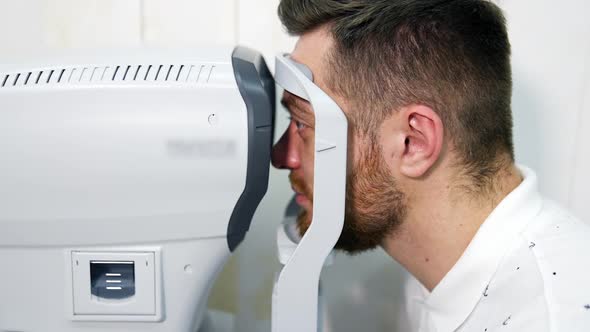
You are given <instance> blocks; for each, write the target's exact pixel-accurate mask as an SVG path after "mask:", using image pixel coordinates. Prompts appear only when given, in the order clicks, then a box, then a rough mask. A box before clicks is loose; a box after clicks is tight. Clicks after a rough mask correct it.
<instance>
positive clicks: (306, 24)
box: [272, 0, 590, 332]
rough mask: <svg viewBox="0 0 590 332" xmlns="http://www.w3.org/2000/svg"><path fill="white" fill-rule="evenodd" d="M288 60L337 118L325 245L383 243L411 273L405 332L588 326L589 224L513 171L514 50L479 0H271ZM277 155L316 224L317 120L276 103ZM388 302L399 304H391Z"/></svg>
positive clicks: (289, 103) (305, 218)
mask: <svg viewBox="0 0 590 332" xmlns="http://www.w3.org/2000/svg"><path fill="white" fill-rule="evenodd" d="M278 12H279V16H280V18H281V20H282V22H283V24H284V26H285V27H286V29H287V31H288V32H289V33H291V34H293V35H297V36H299V40H298V42H297V44H296V46H295V49H294V50H293V52H292V54H291V58H292V59H293V60H294V61H296V62H299V63H302V64H304V65H306V66H307V67H309V69H310V70H311V71H312V73H313V77H314V83H315V84H316V85H317V86H318V87H320V88H321V89H322V90H323V91H324V92H325V93H326V94H327V95H329V96H330V97H331V98H332V99H333V100H334V101H335V102H336V103H337V104H338V105H339V106H340V108H341V109H342V111H343V112H344V113H345V115H346V117H347V120H348V123H349V151H348V165H347V169H348V171H347V174H348V176H347V192H346V211H345V220H344V228H343V231H342V234H341V237H340V239H339V241H338V243H337V245H336V249H341V250H344V251H346V252H348V253H358V252H362V251H365V250H370V249H373V248H376V247H381V248H383V250H385V251H386V252H387V253H388V254H389V255H390V256H391V257H392V258H393V259H395V260H396V261H398V262H399V263H400V264H401V265H402V266H403V267H404V268H405V269H406V270H407V271H408V272H409V282H408V284H407V285H406V287H405V289H406V297H405V299H404V300H403V301H405V307H406V309H407V312H408V317H407V319H408V324H410V326H411V327H412V331H441V332H447V331H490V332H491V331H567V332H571V331H590V283H589V282H588V278H590V273H589V272H590V259H589V257H588V256H589V255H588V253H587V252H588V251H587V250H585V249H586V248H587V245H586V244H585V242H586V241H587V240H589V239H590V228H589V227H588V226H586V225H585V224H583V223H581V222H580V221H578V220H576V219H575V218H574V217H572V216H570V214H569V213H568V212H566V211H565V210H563V209H562V208H560V207H559V206H557V205H556V204H554V203H552V202H550V201H549V200H547V199H545V198H543V197H542V196H541V195H540V194H539V192H538V190H537V179H536V176H535V173H534V172H533V171H532V170H530V169H528V168H526V167H524V166H520V165H516V164H515V158H514V149H513V140H512V115H511V94H512V79H511V65H510V43H509V40H508V34H507V32H506V22H505V18H504V16H503V14H502V12H501V10H500V9H499V8H498V7H497V6H496V5H494V4H493V3H492V2H489V1H485V0H340V1H336V0H282V1H281V3H280V5H279V10H278ZM282 101H283V104H284V105H285V106H286V107H287V109H288V110H289V112H290V114H291V117H292V119H291V122H290V124H289V127H288V128H287V130H286V131H285V133H284V134H283V136H282V137H281V138H280V140H279V141H278V142H277V143H276V145H275V147H274V148H273V155H272V161H273V165H274V166H275V167H277V168H281V169H288V170H290V176H289V178H290V180H291V183H292V187H293V189H294V191H295V192H296V201H297V203H298V204H299V205H300V206H301V208H302V210H303V212H302V214H301V215H300V216H299V219H298V225H299V230H300V232H301V233H302V234H304V233H305V231H306V229H307V228H308V227H309V225H310V223H311V220H312V215H313V209H312V207H313V204H312V202H313V158H314V115H313V110H312V108H311V105H310V104H309V103H308V102H307V101H305V100H303V99H300V98H299V97H297V96H295V95H293V94H290V93H288V92H284V95H283V100H282ZM391 300H392V301H396V300H399V299H391Z"/></svg>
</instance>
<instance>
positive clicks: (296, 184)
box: [289, 173, 313, 200]
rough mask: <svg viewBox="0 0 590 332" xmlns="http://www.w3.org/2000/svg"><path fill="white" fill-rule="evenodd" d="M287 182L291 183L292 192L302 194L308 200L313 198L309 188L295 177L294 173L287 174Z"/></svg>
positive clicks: (300, 179)
mask: <svg viewBox="0 0 590 332" xmlns="http://www.w3.org/2000/svg"><path fill="white" fill-rule="evenodd" d="M289 182H291V186H292V187H293V190H295V191H296V192H298V193H300V194H303V195H304V196H306V197H307V198H309V199H310V200H311V199H312V198H313V191H312V190H311V188H310V187H309V186H307V185H306V183H305V181H304V180H303V179H302V178H300V177H299V176H297V175H295V173H290V174H289Z"/></svg>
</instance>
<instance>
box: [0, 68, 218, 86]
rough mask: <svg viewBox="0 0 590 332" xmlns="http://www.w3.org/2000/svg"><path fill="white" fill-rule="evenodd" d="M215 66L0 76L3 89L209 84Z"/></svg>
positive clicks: (63, 70)
mask: <svg viewBox="0 0 590 332" xmlns="http://www.w3.org/2000/svg"><path fill="white" fill-rule="evenodd" d="M214 69H215V65H190V64H189V65H161V64H159V65H120V66H97V67H96V66H89V67H71V68H56V69H44V70H37V71H29V72H17V73H2V74H0V88H11V87H24V86H39V85H49V84H63V85H67V84H69V85H72V84H74V85H75V84H85V83H109V82H179V83H208V82H209V79H210V78H211V75H212V74H213V71H214Z"/></svg>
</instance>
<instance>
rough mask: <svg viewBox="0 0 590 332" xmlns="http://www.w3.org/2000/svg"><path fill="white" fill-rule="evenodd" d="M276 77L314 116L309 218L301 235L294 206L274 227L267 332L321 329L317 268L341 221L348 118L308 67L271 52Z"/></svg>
mask: <svg viewBox="0 0 590 332" xmlns="http://www.w3.org/2000/svg"><path fill="white" fill-rule="evenodd" d="M275 80H276V82H277V84H278V85H279V86H281V87H282V88H283V89H285V90H287V91H289V92H290V93H292V94H294V95H296V96H298V97H300V98H302V99H305V100H307V101H308V102H309V103H310V104H311V107H312V109H313V112H314V116H315V150H314V151H315V158H314V186H313V197H314V199H313V217H312V222H311V225H310V227H309V229H308V230H307V231H306V233H305V235H304V236H303V238H301V239H300V240H299V239H297V238H296V236H294V234H293V233H294V232H293V226H292V225H293V217H292V216H291V218H289V217H290V215H293V214H294V211H293V207H291V208H288V209H287V218H286V221H285V223H284V224H283V225H281V226H280V227H279V231H278V234H277V246H278V250H279V260H280V261H281V263H282V264H284V267H283V268H282V270H281V272H280V274H279V276H278V279H277V280H276V282H275V287H274V289H273V306H272V332H301V331H309V332H312V331H314V332H315V331H320V330H321V328H322V325H321V320H320V317H321V316H320V315H319V314H318V312H319V310H320V307H319V306H318V298H319V281H320V274H321V271H322V268H323V267H324V265H325V264H329V263H330V261H331V259H330V253H331V251H332V249H333V248H334V245H335V244H336V242H337V241H338V238H339V237H340V233H341V232H342V226H343V225H344V204H345V192H346V191H345V189H346V154H347V138H348V122H347V120H346V117H345V115H344V113H343V112H342V110H341V109H340V108H339V107H338V105H337V104H336V103H335V102H334V101H333V100H332V99H331V98H330V97H329V96H328V95H327V94H326V93H325V92H323V91H322V90H321V89H320V88H319V87H318V86H317V85H315V84H314V83H313V75H312V72H311V70H310V69H309V68H308V67H306V66H305V65H303V64H301V63H298V62H296V61H294V60H293V59H291V57H290V56H289V55H279V56H277V57H276V68H275Z"/></svg>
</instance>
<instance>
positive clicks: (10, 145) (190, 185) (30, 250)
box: [0, 48, 248, 332]
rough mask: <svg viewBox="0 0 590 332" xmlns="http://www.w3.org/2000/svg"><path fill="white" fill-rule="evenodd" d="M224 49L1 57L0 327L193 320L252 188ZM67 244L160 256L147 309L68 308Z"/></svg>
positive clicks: (156, 324)
mask: <svg viewBox="0 0 590 332" xmlns="http://www.w3.org/2000/svg"><path fill="white" fill-rule="evenodd" d="M231 56H232V49H229V48H228V49H215V50H191V51H185V52H181V53H176V52H156V51H154V52H146V51H142V52H141V53H139V52H138V53H131V52H125V53H121V54H108V55H107V54H101V55H96V56H87V55H84V56H69V57H67V58H66V57H57V58H55V59H54V60H45V59H44V60H39V59H37V60H35V59H33V60H31V61H30V62H29V63H27V62H25V61H24V60H23V61H21V63H20V64H18V65H0V331H60V332H68V331H86V330H92V331H100V330H108V331H190V332H193V331H195V330H196V329H197V328H198V326H199V324H200V321H201V318H202V316H203V313H204V311H205V308H206V301H207V297H208V293H209V290H210V288H211V286H212V283H213V281H214V279H215V277H216V275H217V273H218V271H219V270H220V269H221V267H222V266H223V264H224V263H225V261H226V259H227V258H228V256H229V254H230V251H229V249H228V244H227V238H226V235H227V231H228V221H229V220H230V217H231V214H232V211H233V209H234V207H235V205H236V202H237V201H238V199H239V197H240V195H241V194H242V192H243V190H244V186H245V182H246V171H247V152H248V144H247V143H248V121H247V112H246V106H245V103H244V100H243V99H242V96H241V95H240V92H239V90H238V86H237V84H236V79H235V77H234V71H233V69H232V59H231ZM74 252H78V253H80V252H81V253H86V254H85V255H88V253H90V254H91V253H100V255H103V254H105V253H106V254H108V253H114V254H117V253H119V254H123V255H124V254H130V253H138V252H150V253H155V255H154V256H153V257H154V264H155V266H154V269H155V275H154V278H155V279H154V283H155V288H154V297H155V303H154V311H153V314H149V313H148V314H131V313H132V312H127V313H123V314H113V312H115V313H116V310H115V311H107V312H106V314H105V312H104V311H103V312H101V311H100V310H98V311H97V312H95V313H93V312H92V307H91V308H90V309H88V308H86V310H84V314H83V315H78V314H76V313H75V312H74V304H73V292H74V289H73V273H74V272H73V267H72V254H73V253H74ZM88 310H90V311H88ZM141 312H144V311H141ZM144 313H145V312H144ZM91 314H92V315H91Z"/></svg>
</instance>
